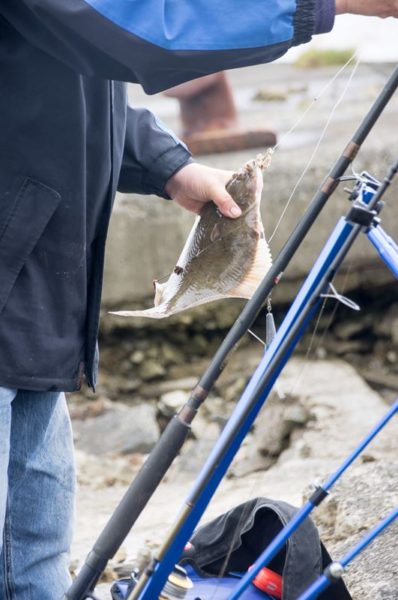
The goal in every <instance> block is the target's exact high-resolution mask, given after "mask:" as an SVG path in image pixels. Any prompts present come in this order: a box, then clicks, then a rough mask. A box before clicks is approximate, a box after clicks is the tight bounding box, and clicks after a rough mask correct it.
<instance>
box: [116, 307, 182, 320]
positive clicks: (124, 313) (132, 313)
mask: <svg viewBox="0 0 398 600" xmlns="http://www.w3.org/2000/svg"><path fill="white" fill-rule="evenodd" d="M109 314H110V315H116V316H117V317H149V318H151V319H162V318H163V317H168V316H169V314H170V313H166V312H165V310H164V308H163V309H159V308H158V307H157V306H154V307H152V308H147V309H146V310H118V311H110V312H109Z"/></svg>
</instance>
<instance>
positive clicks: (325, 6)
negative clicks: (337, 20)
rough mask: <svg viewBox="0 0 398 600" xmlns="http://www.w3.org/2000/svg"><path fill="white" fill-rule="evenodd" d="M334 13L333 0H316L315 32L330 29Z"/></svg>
mask: <svg viewBox="0 0 398 600" xmlns="http://www.w3.org/2000/svg"><path fill="white" fill-rule="evenodd" d="M335 14H336V3H335V0H318V1H317V4H316V9H315V32H314V33H315V34H317V33H328V32H329V31H332V29H333V25H334V17H335Z"/></svg>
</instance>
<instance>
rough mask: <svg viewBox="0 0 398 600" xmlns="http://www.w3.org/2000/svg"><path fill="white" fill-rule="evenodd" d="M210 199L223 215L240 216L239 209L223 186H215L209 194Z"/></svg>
mask: <svg viewBox="0 0 398 600" xmlns="http://www.w3.org/2000/svg"><path fill="white" fill-rule="evenodd" d="M211 199H212V200H213V202H214V204H215V205H216V206H217V207H218V209H219V210H220V212H221V214H223V215H224V217H229V218H232V219H236V218H237V217H240V216H241V214H242V211H241V209H240V208H239V206H238V205H237V204H236V202H235V201H234V200H233V199H232V198H231V196H230V195H229V194H228V192H226V191H225V188H221V189H220V188H215V189H214V190H213V193H212V195H211Z"/></svg>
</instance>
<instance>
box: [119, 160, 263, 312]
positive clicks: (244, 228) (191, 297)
mask: <svg viewBox="0 0 398 600" xmlns="http://www.w3.org/2000/svg"><path fill="white" fill-rule="evenodd" d="M270 158H271V153H270V152H269V153H266V154H265V155H260V156H258V157H257V158H256V159H254V160H250V161H248V162H247V163H246V164H245V165H244V166H243V167H242V169H241V170H240V171H238V172H237V173H235V174H234V175H233V177H232V179H231V180H230V181H229V182H228V183H227V185H226V189H227V191H228V193H229V194H230V195H231V196H232V198H233V199H234V200H235V202H236V203H237V204H238V205H239V207H240V208H241V210H242V215H241V216H240V217H238V218H237V219H229V218H227V217H224V216H223V215H222V214H221V212H220V211H219V210H218V208H217V206H216V205H215V204H214V203H213V202H209V203H207V204H205V205H204V207H203V209H202V211H201V214H200V216H199V217H198V218H197V219H196V222H195V224H194V226H193V228H192V230H191V232H190V234H189V236H188V238H187V240H186V242H185V246H184V248H183V250H182V253H181V255H180V257H179V259H178V261H177V264H176V266H175V268H174V270H173V272H172V274H171V275H170V276H169V278H168V279H167V281H166V282H165V283H159V282H158V281H155V282H154V285H155V300H154V306H153V308H149V309H147V310H134V311H120V312H115V313H113V314H116V315H121V316H126V317H151V318H153V319H160V318H163V317H168V316H170V315H172V314H175V313H178V312H181V311H183V310H185V309H187V308H192V307H194V306H198V305H199V304H204V303H206V302H211V301H213V300H219V299H221V298H246V299H248V298H251V297H252V295H253V293H254V292H255V291H256V289H257V287H258V285H259V283H260V282H261V280H262V279H263V277H264V276H265V274H266V273H267V271H268V269H269V268H270V266H271V264H272V260H271V254H270V250H269V247H268V244H267V242H266V240H265V237H264V228H263V224H262V221H261V215H260V201H261V192H262V188H263V176H262V170H263V169H265V168H267V167H268V165H269V162H270Z"/></svg>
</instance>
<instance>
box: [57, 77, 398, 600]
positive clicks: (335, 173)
mask: <svg viewBox="0 0 398 600" xmlns="http://www.w3.org/2000/svg"><path fill="white" fill-rule="evenodd" d="M397 87H398V67H397V68H396V69H395V70H394V72H393V73H392V75H391V76H390V78H389V79H388V81H387V83H386V84H385V86H384V88H383V90H382V91H381V92H380V94H379V96H378V97H377V99H376V100H375V102H374V103H373V105H372V107H371V108H370V110H369V112H368V113H367V115H366V116H365V118H364V119H363V121H362V122H361V124H360V125H359V127H358V129H357V130H356V132H355V133H354V135H353V137H352V139H351V141H350V142H349V143H348V145H347V146H346V148H345V150H344V151H343V153H342V154H341V156H340V157H339V158H338V160H337V161H336V163H335V164H334V166H333V168H332V169H331V171H330V173H329V175H328V176H327V178H326V179H325V181H324V183H323V184H322V185H321V187H320V188H319V189H318V191H317V192H316V194H315V195H314V197H313V199H312V201H311V202H310V204H309V206H308V208H307V210H306V211H305V213H304V215H303V217H302V218H301V220H300V222H299V223H298V225H297V226H296V228H295V229H294V231H293V232H292V234H291V235H290V237H289V239H288V241H287V242H286V244H285V245H284V247H283V248H282V250H281V252H280V254H279V255H278V257H277V258H276V259H275V262H274V264H273V266H272V267H271V269H270V270H269V271H268V273H267V275H266V276H265V277H264V279H263V281H262V283H261V284H260V286H259V288H258V289H257V291H256V292H255V294H254V295H253V297H252V298H251V300H249V301H248V302H247V303H246V305H245V307H244V308H243V310H242V312H241V314H240V316H239V317H238V319H237V320H236V321H235V323H234V325H233V326H232V328H231V330H230V331H229V333H228V334H227V336H226V337H225V339H224V341H223V342H222V344H221V345H220V347H219V349H218V351H217V352H216V354H215V356H214V358H213V359H212V361H211V362H210V364H209V366H208V368H207V369H206V371H205V373H204V374H203V376H202V377H201V378H200V380H199V382H198V384H197V385H196V387H195V388H194V390H193V391H192V393H191V395H190V398H189V400H188V401H187V403H186V404H185V405H184V406H183V407H182V408H181V410H180V411H179V412H178V414H176V415H175V416H174V417H173V418H172V419H171V421H170V422H169V423H168V425H167V427H166V429H165V430H164V432H163V434H162V436H161V438H160V440H159V441H158V443H157V444H156V446H155V447H154V448H153V450H152V452H151V453H150V455H149V457H148V458H147V460H146V461H145V463H144V465H143V466H142V467H141V469H140V471H139V472H138V474H137V475H136V477H135V479H134V480H133V481H132V483H131V484H130V486H129V488H128V490H127V491H126V493H125V495H124V496H123V498H122V500H121V501H120V503H119V505H118V506H117V508H116V509H115V511H114V513H113V515H112V516H111V518H110V519H109V521H108V523H107V525H106V526H105V528H104V530H103V531H102V533H101V534H100V536H99V537H98V539H97V540H96V542H95V544H94V546H93V548H92V550H91V551H90V553H89V554H88V556H87V558H86V561H85V563H84V565H83V567H82V569H81V570H80V572H79V574H78V575H77V577H76V579H75V580H74V582H73V583H72V585H71V587H70V588H69V590H68V591H67V592H66V595H65V599H67V600H85V599H86V598H89V597H90V596H92V594H91V592H92V591H93V590H94V588H95V585H96V583H97V582H98V580H99V578H100V576H101V573H102V572H103V570H104V569H105V567H106V565H107V563H108V561H109V560H110V559H111V558H112V557H113V556H114V555H115V553H116V552H117V550H118V548H119V547H120V545H121V544H122V542H123V541H124V539H125V537H126V536H127V534H128V533H129V531H130V530H131V528H132V527H133V525H134V523H135V522H136V520H137V519H138V517H139V516H140V514H141V512H142V511H143V509H144V508H145V506H146V505H147V503H148V501H149V499H150V498H151V496H152V495H153V493H154V492H155V490H156V488H157V487H158V485H159V483H160V482H161V480H162V479H163V477H164V476H165V474H166V473H167V471H168V469H169V467H170V465H171V464H172V462H173V460H174V458H175V457H176V456H177V455H178V453H179V451H180V450H181V448H182V446H183V444H184V442H185V440H186V438H187V436H188V434H189V432H190V429H191V423H192V421H193V419H194V418H195V416H196V414H197V412H198V410H199V408H200V406H201V405H202V404H203V402H204V401H205V400H206V398H207V396H208V394H209V392H210V391H211V389H212V387H213V385H214V384H215V382H216V381H217V379H218V377H219V376H220V374H221V372H222V370H223V368H224V366H225V364H226V360H227V358H228V355H229V354H230V352H231V351H232V350H233V349H234V348H235V347H236V346H237V344H238V343H239V341H240V340H241V338H242V337H243V336H244V335H245V334H246V332H247V330H248V329H249V328H250V327H251V325H252V324H253V322H254V320H255V319H256V317H257V315H258V313H259V312H260V310H261V308H262V307H263V305H264V303H265V301H266V299H267V297H268V296H269V294H270V292H271V290H272V289H273V287H274V286H275V285H276V284H277V283H278V282H279V281H280V279H281V277H282V274H283V272H284V271H285V269H286V267H287V265H288V264H289V262H290V260H291V259H292V258H293V256H294V254H295V252H296V251H297V249H298V247H299V246H300V244H301V243H302V241H303V240H304V238H305V237H306V235H307V233H308V231H309V230H310V228H311V227H312V225H313V223H314V221H315V220H316V218H317V217H318V215H319V214H320V212H321V210H322V209H323V207H324V206H325V204H326V202H327V200H328V199H329V198H330V196H331V195H332V193H333V192H334V190H335V189H336V187H337V185H338V183H339V180H340V178H341V177H342V176H343V174H344V173H345V171H346V170H347V168H348V167H349V165H350V164H351V163H352V161H353V160H354V158H355V157H356V155H357V153H358V151H359V149H360V147H361V145H362V144H363V142H364V141H365V139H366V138H367V136H368V135H369V133H370V131H371V130H372V128H373V126H374V125H375V123H376V122H377V120H378V119H379V117H380V115H381V114H382V113H383V111H384V109H385V107H386V106H387V104H388V103H389V101H390V99H391V97H392V96H393V94H394V92H395V91H396V89H397Z"/></svg>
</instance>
